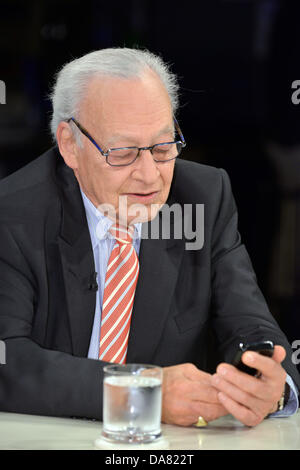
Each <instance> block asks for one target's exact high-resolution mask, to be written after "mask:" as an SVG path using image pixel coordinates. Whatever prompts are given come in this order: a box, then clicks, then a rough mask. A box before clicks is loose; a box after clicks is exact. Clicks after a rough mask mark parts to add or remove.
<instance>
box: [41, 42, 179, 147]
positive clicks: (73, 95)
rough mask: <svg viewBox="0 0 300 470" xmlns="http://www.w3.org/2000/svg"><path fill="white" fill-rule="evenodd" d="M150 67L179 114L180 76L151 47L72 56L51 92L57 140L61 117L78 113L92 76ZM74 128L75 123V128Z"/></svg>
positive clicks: (130, 74) (137, 72)
mask: <svg viewBox="0 0 300 470" xmlns="http://www.w3.org/2000/svg"><path fill="white" fill-rule="evenodd" d="M147 68H150V69H151V70H153V71H154V72H155V73H156V74H157V75H158V77H159V78H160V80H161V81H162V83H163V85H164V86H165V88H166V90H167V92H168V94H169V97H170V101H171V106H172V110H173V114H174V115H175V112H176V110H177V108H178V102H179V99H178V89H179V86H178V81H177V77H176V75H175V74H173V73H172V72H171V71H170V66H169V65H168V64H166V63H165V62H164V61H163V60H162V59H161V58H160V57H159V56H157V55H154V54H153V53H151V52H149V51H147V50H140V49H129V48H126V47H125V48H108V49H101V50H98V51H94V52H90V53H89V54H86V55H84V56H83V57H80V58H78V59H75V60H72V61H71V62H69V63H67V64H65V65H64V66H63V67H62V69H61V70H60V71H59V72H58V73H57V75H56V81H55V84H54V86H53V89H52V93H51V94H50V97H51V101H52V106H53V114H52V119H51V124H50V127H51V134H52V137H53V140H54V141H55V140H56V130H57V126H58V124H59V123H60V122H61V121H65V120H67V119H69V118H71V117H75V118H76V117H77V116H78V113H79V107H80V102H81V100H82V98H83V97H84V95H85V93H86V91H87V87H88V84H89V81H90V80H91V78H93V77H95V76H99V77H101V76H110V77H118V78H125V79H130V78H137V77H140V76H141V75H142V73H143V72H144V71H145V69H147ZM74 128H75V126H73V130H75V129H74ZM76 129H77V128H76ZM78 132H79V131H78ZM77 137H78V135H77Z"/></svg>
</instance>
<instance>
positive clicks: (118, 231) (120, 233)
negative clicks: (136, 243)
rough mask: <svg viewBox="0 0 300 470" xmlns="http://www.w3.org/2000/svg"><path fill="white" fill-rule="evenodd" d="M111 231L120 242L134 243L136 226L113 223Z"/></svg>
mask: <svg viewBox="0 0 300 470" xmlns="http://www.w3.org/2000/svg"><path fill="white" fill-rule="evenodd" d="M109 232H110V234H111V235H112V236H113V237H114V238H115V239H116V240H117V241H118V242H119V243H126V244H129V243H132V239H133V234H134V227H124V226H122V225H112V226H111V227H110V229H109Z"/></svg>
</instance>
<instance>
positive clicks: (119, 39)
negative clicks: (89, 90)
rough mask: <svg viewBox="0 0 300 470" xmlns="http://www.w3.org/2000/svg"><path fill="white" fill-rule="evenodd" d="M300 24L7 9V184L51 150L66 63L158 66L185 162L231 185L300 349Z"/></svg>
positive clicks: (2, 34)
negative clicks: (120, 61) (168, 73)
mask: <svg viewBox="0 0 300 470" xmlns="http://www.w3.org/2000/svg"><path fill="white" fill-rule="evenodd" d="M299 14H300V2H299V0H298V1H289V0H219V1H215V0H206V1H201V0H198V1H189V0H186V1H185V2H173V1H172V2H171V1H169V0H167V1H164V0H127V1H126V2H125V1H114V2H112V1H107V0H106V1H101V0H85V1H84V2H82V1H80V0H26V1H25V0H24V1H21V0H0V38H1V39H0V54H1V63H0V80H1V81H2V82H4V83H5V85H6V95H5V104H4V103H3V101H4V99H3V83H2V103H1V104H0V156H1V158H0V178H4V177H5V176H7V175H9V174H10V173H12V172H14V171H16V170H17V169H18V168H20V167H22V166H24V165H25V164H26V163H27V162H29V161H31V160H33V159H34V158H36V157H38V156H39V155H40V154H41V153H42V152H44V151H45V150H47V149H48V148H49V147H50V146H51V145H52V143H51V139H50V133H49V130H48V122H49V116H50V113H51V107H50V103H49V100H48V98H47V94H48V93H49V91H50V87H51V84H52V82H53V75H54V74H55V72H56V71H57V70H58V69H59V68H60V67H61V66H62V65H63V64H64V63H65V62H66V61H69V60H71V59H72V58H75V57H78V56H80V55H83V54H85V53H87V52H90V51H92V50H95V49H99V48H105V47H114V46H127V47H134V46H138V47H146V48H147V49H149V50H151V51H152V52H154V53H158V54H160V55H161V56H162V57H163V58H164V59H165V60H166V61H167V62H169V63H171V64H172V70H173V71H174V72H175V73H177V74H178V76H179V81H180V85H181V107H180V110H179V113H178V116H177V117H178V120H179V122H180V126H181V127H182V130H183V134H184V136H185V138H186V141H187V144H188V145H187V148H186V149H185V151H184V154H183V158H185V159H191V160H195V161H199V162H202V163H206V164H209V165H213V166H217V167H222V168H224V169H225V170H226V171H227V172H228V173H229V176H230V178H231V182H232V187H233V192H234V195H235V199H236V202H237V206H238V209H239V229H240V232H241V236H242V239H243V241H244V243H245V244H246V247H247V249H248V252H249V254H250V257H251V259H252V263H253V265H254V268H255V271H256V274H257V277H258V282H259V284H260V286H261V288H262V290H263V293H264V295H265V296H266V298H267V300H268V302H269V305H270V308H271V310H272V312H273V314H274V316H275V317H276V319H277V320H278V322H279V324H280V326H281V327H282V329H283V330H284V331H285V333H286V334H287V336H288V338H289V340H290V342H291V343H292V342H293V341H294V340H295V339H298V338H299V339H300V317H299V299H300V247H299V241H300V199H299V195H300V191H299V189H300V128H299V127H300V126H299V124H300V120H299V113H300V104H299V106H298V103H297V101H298V100H297V99H293V96H294V98H297V93H296V92H297V90H296V88H297V87H296V85H297V83H296V85H295V81H297V80H299V88H300V42H299V40H300V28H299V24H298V18H299ZM293 86H294V88H293ZM293 93H294V95H293ZM299 98H300V93H299Z"/></svg>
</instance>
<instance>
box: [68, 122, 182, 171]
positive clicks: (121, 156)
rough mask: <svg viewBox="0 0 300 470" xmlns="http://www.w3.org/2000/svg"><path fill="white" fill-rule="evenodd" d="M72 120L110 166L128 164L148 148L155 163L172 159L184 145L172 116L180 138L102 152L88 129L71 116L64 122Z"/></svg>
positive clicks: (179, 130)
mask: <svg viewBox="0 0 300 470" xmlns="http://www.w3.org/2000/svg"><path fill="white" fill-rule="evenodd" d="M70 121H72V122H73V123H74V124H75V125H76V126H77V127H78V129H79V130H80V132H82V134H84V135H85V136H86V137H87V138H88V139H89V140H90V141H91V142H92V144H94V145H95V147H96V148H97V149H98V150H99V152H100V153H101V155H103V157H105V158H106V162H107V163H108V164H109V165H111V166H128V165H131V164H132V163H133V162H135V160H136V159H137V157H138V156H139V154H140V151H141V150H150V152H151V155H152V157H153V160H154V161H155V162H157V163H166V162H169V161H170V160H174V159H175V158H177V157H178V155H180V153H181V150H182V149H183V147H185V146H186V142H185V140H184V137H183V134H182V132H181V129H180V127H179V124H178V122H177V120H176V119H175V118H174V124H175V129H176V131H177V132H178V134H179V137H180V139H181V140H177V141H174V142H162V143H159V144H155V145H152V146H151V147H119V148H111V149H108V150H107V152H104V151H103V150H102V148H101V147H100V146H99V145H98V144H97V142H96V141H95V139H94V138H93V137H92V136H91V135H90V134H89V133H88V131H87V130H86V129H85V128H84V127H83V126H82V125H81V124H80V123H79V122H78V121H77V120H76V119H75V118H73V117H71V118H69V119H67V121H66V122H68V123H69V122H70Z"/></svg>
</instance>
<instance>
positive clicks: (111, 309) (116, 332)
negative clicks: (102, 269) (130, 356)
mask: <svg viewBox="0 0 300 470" xmlns="http://www.w3.org/2000/svg"><path fill="white" fill-rule="evenodd" d="M133 230H134V229H131V227H130V228H129V229H126V228H124V227H120V226H112V227H111V228H110V233H111V234H112V236H113V237H114V238H115V240H116V242H115V245H114V248H113V250H112V252H111V255H110V258H109V261H108V265H107V271H106V276H105V286H104V295H103V306H102V319H101V337H100V350H99V359H100V360H101V361H106V362H117V363H120V364H124V363H125V362H126V355H127V345H128V336H129V328H130V320H131V313H132V308H133V301H134V294H135V289H136V284H137V280H138V274H139V260H138V257H137V254H136V251H135V249H134V247H133V244H132V236H133Z"/></svg>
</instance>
